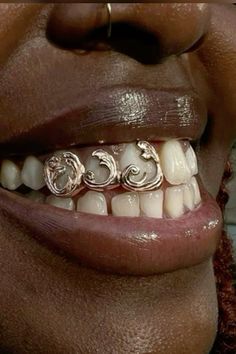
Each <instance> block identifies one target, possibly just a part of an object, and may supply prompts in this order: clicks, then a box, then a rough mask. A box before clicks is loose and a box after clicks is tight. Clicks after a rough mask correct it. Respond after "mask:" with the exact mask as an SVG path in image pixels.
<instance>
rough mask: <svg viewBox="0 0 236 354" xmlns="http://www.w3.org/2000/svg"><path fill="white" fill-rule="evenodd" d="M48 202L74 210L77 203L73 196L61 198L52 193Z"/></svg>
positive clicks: (47, 199)
mask: <svg viewBox="0 0 236 354" xmlns="http://www.w3.org/2000/svg"><path fill="white" fill-rule="evenodd" d="M46 204H49V205H54V206H56V207H58V208H62V209H68V210H74V209H75V205H74V202H73V200H72V199H71V198H61V197H56V196H55V195H50V196H49V197H47V198H46Z"/></svg>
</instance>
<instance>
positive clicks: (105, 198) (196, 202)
mask: <svg viewBox="0 0 236 354" xmlns="http://www.w3.org/2000/svg"><path fill="white" fill-rule="evenodd" d="M175 102H176V105H178V104H179V102H180V101H178V100H177V101H175ZM188 108H189V106H188ZM189 109H190V108H189ZM191 109H192V108H191ZM185 110H186V107H185ZM185 114H186V115H188V114H189V112H186V111H185ZM191 114H193V113H191ZM193 115H194V116H195V113H194V114H193ZM189 117H190V116H189ZM190 120H191V119H190ZM202 120H203V121H204V118H202V119H199V124H196V121H194V124H195V130H194V134H195V135H194V137H196V135H200V134H201V133H202V126H203V123H202ZM50 124H51V123H50ZM190 125H191V124H190ZM112 129H113V130H112V134H113V136H114V127H113V128H112ZM178 129H179V133H180V134H178V136H177V137H176V138H173V137H169V138H166V137H163V136H164V134H166V131H164V132H163V133H162V134H159V136H157V137H156V136H155V140H154V141H151V142H150V135H149V136H148V139H147V140H149V142H147V141H144V140H142V141H140V140H139V139H138V140H137V142H130V143H127V142H120V140H121V134H120V133H119V134H118V137H117V139H116V142H115V143H114V144H109V145H108V144H106V145H105V144H102V145H101V144H100V145H98V146H97V145H96V144H90V145H89V146H86V147H81V146H74V145H75V144H74V139H71V140H70V141H73V143H71V144H69V146H68V147H66V148H63V150H61V149H56V150H54V152H53V153H49V154H48V153H47V154H45V153H44V154H41V155H40V154H35V155H32V154H30V155H29V156H24V157H23V158H22V156H21V157H20V158H15V159H14V156H11V158H10V159H9V158H8V159H7V158H3V159H2V162H1V175H0V182H1V185H2V188H0V199H1V208H0V212H1V213H3V215H4V217H5V218H6V217H7V218H8V220H9V221H11V222H16V223H17V224H20V225H23V227H24V229H25V230H26V232H27V233H29V234H30V235H31V236H33V237H35V238H36V239H37V240H38V241H39V242H42V243H43V244H46V245H47V246H48V247H50V248H51V249H52V250H55V251H59V252H60V253H61V252H63V253H64V254H65V255H67V256H69V257H72V258H74V259H76V261H77V262H79V263H80V264H82V265H84V266H89V267H93V268H96V269H98V270H102V271H107V272H113V273H118V274H136V275H149V274H158V273H166V272H171V271H174V270H177V269H181V268H185V267H190V266H194V265H196V264H199V263H202V262H204V261H205V260H207V259H209V258H210V257H212V256H213V254H214V252H215V250H216V248H217V244H218V240H219V236H220V233H221V228H222V216H221V212H220V209H219V207H218V205H217V204H216V201H215V200H214V199H213V198H212V197H211V196H210V195H209V194H208V193H207V191H206V190H205V188H204V186H203V184H202V182H201V179H200V176H199V173H198V163H197V158H196V154H195V151H194V148H193V147H192V145H191V141H190V140H191V137H190V138H186V136H185V132H186V126H184V125H182V126H180V125H179V126H178ZM181 129H182V131H181ZM188 129H189V128H188ZM70 132H71V128H70ZM139 132H140V129H139ZM196 132H197V133H196ZM44 133H45V129H44ZM73 134H74V133H72V135H73ZM106 134H107V133H106ZM183 134H184V135H183ZM141 135H142V134H141ZM40 136H41V135H40ZM65 137H66V138H65V140H64V141H66V142H68V130H67V129H66V131H65ZM20 139H22V136H21V137H19V138H17V139H16V138H15V137H14V141H13V145H12V146H16V145H15V142H16V141H18V142H19V141H20ZM30 139H31V138H30V137H28V141H29V140H30ZM37 139H38V138H37ZM40 139H41V140H42V139H43V137H42V136H41V138H40ZM62 140H63V139H61V141H62ZM106 140H108V141H109V139H107V138H106ZM125 140H126V139H125ZM52 142H53V141H52V139H51V140H50V144H49V147H50V148H51V143H52ZM97 143H98V141H97ZM100 143H101V141H100ZM26 145H28V143H27V144H26ZM55 146H56V147H57V146H60V147H61V142H60V144H57V143H55ZM145 149H146V150H145ZM150 151H151V152H150ZM104 161H105V162H104ZM75 172H76V173H75ZM78 176H79V178H78Z"/></svg>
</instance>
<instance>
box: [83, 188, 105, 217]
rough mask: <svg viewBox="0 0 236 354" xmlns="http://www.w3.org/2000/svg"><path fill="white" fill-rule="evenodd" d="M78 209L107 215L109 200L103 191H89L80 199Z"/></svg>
mask: <svg viewBox="0 0 236 354" xmlns="http://www.w3.org/2000/svg"><path fill="white" fill-rule="evenodd" d="M77 211H81V212H83V213H90V214H97V215H107V202H106V198H105V196H104V195H103V193H100V192H94V191H89V192H87V193H86V194H85V195H84V196H83V197H81V198H79V199H78V202H77Z"/></svg>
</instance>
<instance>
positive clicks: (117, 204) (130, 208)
mask: <svg viewBox="0 0 236 354" xmlns="http://www.w3.org/2000/svg"><path fill="white" fill-rule="evenodd" d="M111 209H112V214H113V215H115V216H139V215H140V208H139V195H138V193H135V192H127V193H122V194H118V195H116V196H115V197H113V198H112V200H111Z"/></svg>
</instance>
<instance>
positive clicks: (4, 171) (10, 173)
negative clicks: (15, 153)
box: [0, 160, 22, 190]
mask: <svg viewBox="0 0 236 354" xmlns="http://www.w3.org/2000/svg"><path fill="white" fill-rule="evenodd" d="M0 180H1V184H2V186H3V187H4V188H7V189H10V190H15V189H17V188H18V187H19V186H20V185H21V184H22V181H21V175H20V169H19V167H18V166H17V165H16V164H15V163H14V162H12V161H10V160H3V162H2V166H1V178H0Z"/></svg>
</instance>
